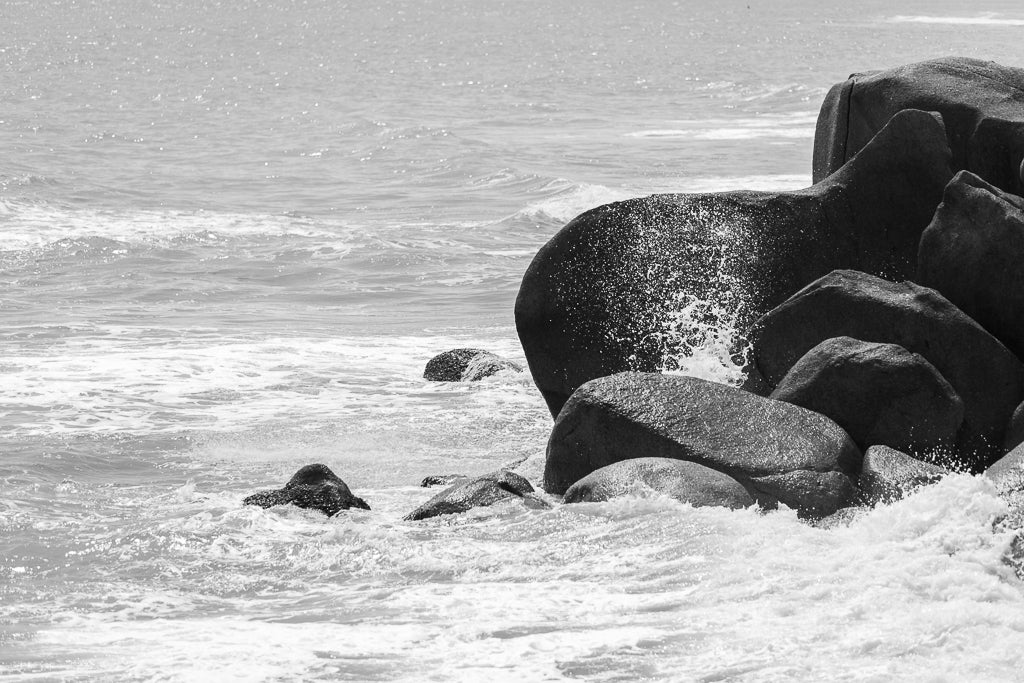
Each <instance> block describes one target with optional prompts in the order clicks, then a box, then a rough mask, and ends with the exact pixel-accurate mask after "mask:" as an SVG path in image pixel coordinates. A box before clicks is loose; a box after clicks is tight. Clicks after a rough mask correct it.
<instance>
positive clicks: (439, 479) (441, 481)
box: [420, 474, 469, 488]
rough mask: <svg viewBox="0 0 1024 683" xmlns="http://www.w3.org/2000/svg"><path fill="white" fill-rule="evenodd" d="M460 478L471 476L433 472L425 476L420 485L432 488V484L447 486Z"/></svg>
mask: <svg viewBox="0 0 1024 683" xmlns="http://www.w3.org/2000/svg"><path fill="white" fill-rule="evenodd" d="M460 479H469V477H467V476H466V475H465V474H431V475H430V476H427V477H424V478H423V481H421V482H420V486H422V487H423V488H430V487H431V486H447V485H448V484H451V483H452V482H456V481H459V480H460Z"/></svg>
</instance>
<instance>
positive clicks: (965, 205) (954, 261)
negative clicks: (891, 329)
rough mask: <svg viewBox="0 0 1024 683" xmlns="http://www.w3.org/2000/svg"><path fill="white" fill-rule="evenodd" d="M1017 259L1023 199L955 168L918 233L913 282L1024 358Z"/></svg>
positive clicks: (1021, 254)
mask: <svg viewBox="0 0 1024 683" xmlns="http://www.w3.org/2000/svg"><path fill="white" fill-rule="evenodd" d="M1022 106H1024V103H1022ZM1022 118H1024V116H1022ZM1022 125H1024V124H1022ZM1022 130H1024V128H1022ZM1022 153H1024V150H1022ZM1022 264H1024V199H1022V198H1021V197H1017V196H1015V195H1011V194H1007V193H1006V192H1003V191H1001V190H999V189H998V188H997V187H995V186H993V185H991V184H989V183H987V182H985V181H984V180H982V179H981V178H979V177H978V176H976V175H974V174H973V173H969V172H967V171H962V172H960V173H958V174H957V175H956V177H955V178H953V180H952V181H950V183H949V185H947V186H946V190H945V192H944V194H943V199H942V203H941V204H940V205H939V207H938V209H937V210H936V212H935V217H934V218H933V219H932V222H931V224H930V225H929V226H928V228H927V229H926V230H925V231H924V235H922V237H921V246H920V250H919V252H918V272H917V282H918V283H920V284H921V285H923V286H925V287H931V288H933V289H935V290H937V291H939V292H940V293H941V294H942V295H943V296H944V297H946V298H947V299H949V300H950V301H951V302H952V303H953V304H955V305H956V306H957V307H958V308H960V310H962V311H963V312H964V313H966V314H967V315H969V316H971V317H972V318H974V320H976V321H977V322H978V323H979V324H980V325H981V326H982V327H984V328H985V329H986V330H988V331H989V332H991V333H992V335H993V336H994V337H996V338H997V339H999V340H1000V341H1001V342H1003V343H1004V344H1005V345H1006V347H1007V348H1009V349H1010V350H1011V351H1013V352H1014V353H1015V354H1016V355H1017V357H1018V358H1024V267H1022Z"/></svg>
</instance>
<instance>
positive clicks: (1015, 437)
mask: <svg viewBox="0 0 1024 683" xmlns="http://www.w3.org/2000/svg"><path fill="white" fill-rule="evenodd" d="M1022 443H1024V403H1021V404H1020V405H1019V406H1017V408H1016V409H1015V410H1014V411H1013V415H1011V416H1010V424H1008V425H1007V426H1006V436H1005V437H1003V452H1005V453H1009V452H1010V451H1012V450H1013V449H1014V448H1016V447H1017V446H1019V445H1021V444H1022Z"/></svg>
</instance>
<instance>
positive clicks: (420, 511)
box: [405, 470, 550, 521]
mask: <svg viewBox="0 0 1024 683" xmlns="http://www.w3.org/2000/svg"><path fill="white" fill-rule="evenodd" d="M533 491H534V489H533V486H531V485H530V482H528V481H527V480H526V479H525V478H524V477H521V476H520V475H518V474H516V473H515V472H509V471H507V470H499V471H498V472H495V473H494V474H487V475H484V476H482V477H476V478H475V479H468V480H465V481H459V482H457V483H456V484H455V485H453V486H449V487H448V488H446V489H445V490H444V491H441V492H440V493H439V494H437V495H436V496H434V497H433V498H431V499H430V500H428V501H427V502H426V503H424V504H423V505H421V506H419V507H418V508H416V509H415V510H413V511H412V512H410V513H409V514H408V515H406V516H405V519H406V520H407V521H416V520H419V519H427V518H428V517H437V516H438V515H451V514H456V513H459V512H466V511H467V510H470V509H472V508H476V507H486V506H488V505H494V504H495V503H498V502H501V501H504V500H521V501H522V502H523V503H524V504H525V505H527V506H528V507H532V508H546V507H550V506H549V505H548V503H547V502H546V501H545V500H543V499H542V498H538V497H537V496H535V495H533Z"/></svg>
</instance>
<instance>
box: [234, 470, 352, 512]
mask: <svg viewBox="0 0 1024 683" xmlns="http://www.w3.org/2000/svg"><path fill="white" fill-rule="evenodd" d="M242 504H243V505H259V506H260V507H262V508H269V507H273V506H275V505H294V506H296V507H300V508H305V509H308V510H319V511H320V512H322V513H324V514H325V515H327V516H328V517H330V516H332V515H335V514H337V513H338V512H340V511H342V510H348V509H351V508H357V509H360V510H369V509H370V506H369V505H367V504H366V501H364V500H363V499H362V498H359V497H357V496H354V495H352V492H351V491H349V488H348V485H347V484H345V482H344V481H342V480H341V478H340V477H339V476H338V475H336V474H335V473H334V472H332V471H331V470H330V468H329V467H327V465H320V464H317V465H306V466H305V467H303V468H302V469H300V470H299V471H298V472H296V473H295V474H294V476H292V478H291V479H290V480H289V481H288V483H287V484H285V485H284V488H282V489H278V490H276V491H260V492H258V493H254V494H253V495H251V496H249V497H247V498H246V499H245V500H243V501H242Z"/></svg>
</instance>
